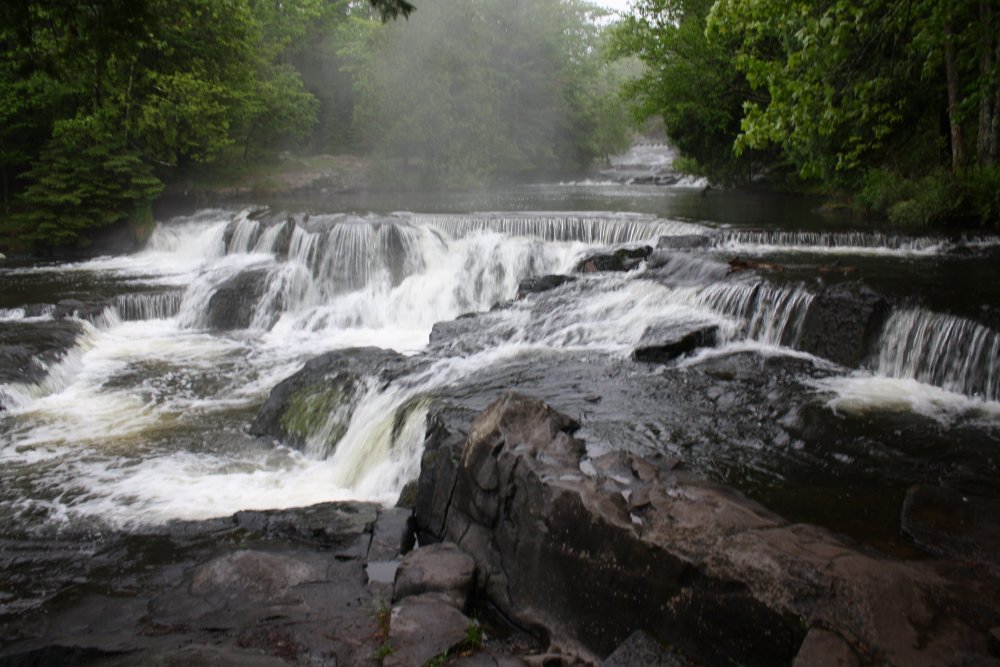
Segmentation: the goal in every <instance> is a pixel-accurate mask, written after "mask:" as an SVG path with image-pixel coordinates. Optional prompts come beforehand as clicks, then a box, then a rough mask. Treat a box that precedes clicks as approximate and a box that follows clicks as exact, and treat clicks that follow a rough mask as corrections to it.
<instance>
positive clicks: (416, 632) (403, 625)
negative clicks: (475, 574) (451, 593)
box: [382, 593, 471, 667]
mask: <svg viewBox="0 0 1000 667" xmlns="http://www.w3.org/2000/svg"><path fill="white" fill-rule="evenodd" d="M470 622H471V621H469V619H468V618H467V617H466V616H465V615H464V614H463V613H462V612H460V611H458V610H457V609H455V607H454V606H453V605H452V604H451V601H450V600H448V599H447V596H444V595H442V594H438V593H425V594H423V595H416V596H411V597H407V598H404V599H403V600H402V601H401V602H400V603H399V604H397V605H395V606H393V608H392V617H391V619H390V621H389V645H390V646H391V647H392V653H391V654H390V655H389V656H388V657H387V658H385V660H383V661H382V665H383V667H414V666H415V665H423V664H424V663H426V662H427V661H428V660H430V659H431V658H434V657H435V656H438V655H441V654H442V653H445V652H446V651H448V650H449V649H451V648H452V647H454V646H457V645H458V644H461V643H462V642H463V641H465V638H466V630H467V629H468V627H469V623H470Z"/></svg>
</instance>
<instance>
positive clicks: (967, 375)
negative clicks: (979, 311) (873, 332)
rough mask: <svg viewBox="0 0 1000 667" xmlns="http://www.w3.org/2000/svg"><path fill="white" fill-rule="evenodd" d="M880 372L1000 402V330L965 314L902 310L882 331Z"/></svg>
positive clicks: (877, 366) (896, 313) (878, 363)
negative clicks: (966, 316)
mask: <svg viewBox="0 0 1000 667" xmlns="http://www.w3.org/2000/svg"><path fill="white" fill-rule="evenodd" d="M876 372H877V373H878V374H880V375H884V376H888V377H893V378H904V379H914V380H917V381H919V382H923V383H925V384H931V385H935V386H938V387H941V388H943V389H947V390H948V391H953V392H956V393H960V394H965V395H966V396H969V397H973V398H980V399H983V400H987V401H997V400H1000V334H998V333H997V332H996V331H993V330H992V329H989V328H987V327H984V326H982V325H981V324H977V323H976V322H973V321H971V320H967V319H964V318H960V317H954V316H951V315H944V314H941V313H934V312H931V311H927V310H924V309H921V308H906V309H900V310H897V311H895V312H894V313H893V314H892V315H891V316H890V317H889V320H888V321H887V322H886V324H885V327H884V329H883V331H882V338H881V341H880V343H879V353H878V360H877V365H876Z"/></svg>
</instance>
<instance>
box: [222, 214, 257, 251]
mask: <svg viewBox="0 0 1000 667" xmlns="http://www.w3.org/2000/svg"><path fill="white" fill-rule="evenodd" d="M226 233H227V235H229V242H228V243H227V244H226V252H227V253H229V254H235V253H240V252H252V251H253V250H254V249H255V248H256V246H257V241H258V239H260V235H261V224H260V223H259V222H258V221H256V220H253V219H251V218H249V217H247V216H245V215H242V216H240V217H239V218H237V219H236V220H234V221H233V222H232V223H231V225H230V227H229V229H227V230H226Z"/></svg>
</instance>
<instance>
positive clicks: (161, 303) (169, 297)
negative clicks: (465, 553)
mask: <svg viewBox="0 0 1000 667" xmlns="http://www.w3.org/2000/svg"><path fill="white" fill-rule="evenodd" d="M183 298H184V294H183V292H180V291H173V292H149V293H145V294H142V293H138V294H119V295H118V296H117V297H115V309H116V310H117V311H118V316H119V317H120V318H121V319H122V320H124V321H126V322H135V321H139V320H167V319H170V318H171V317H175V316H176V315H177V313H178V312H180V309H181V301H182V299H183Z"/></svg>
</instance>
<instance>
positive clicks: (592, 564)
mask: <svg viewBox="0 0 1000 667" xmlns="http://www.w3.org/2000/svg"><path fill="white" fill-rule="evenodd" d="M575 428H576V424H575V422H574V420H572V419H570V418H568V417H566V416H565V415H562V414H560V413H558V412H556V411H555V410H553V409H552V408H550V407H549V406H548V405H547V404H545V403H544V402H542V401H539V400H537V399H532V398H529V397H526V396H523V395H517V394H505V395H504V396H502V397H501V398H500V399H498V400H497V401H496V402H495V403H493V404H492V405H490V406H489V407H488V408H487V409H486V410H485V411H484V412H482V413H481V414H480V415H479V416H478V417H477V418H476V419H475V421H474V422H473V423H472V425H471V428H470V429H469V431H468V437H467V438H466V440H465V442H461V441H457V440H456V438H455V437H453V436H447V435H443V436H442V435H440V434H438V435H436V436H435V437H436V438H437V439H438V442H439V444H438V445H437V452H436V455H435V458H434V460H433V462H432V465H431V466H430V467H428V468H425V469H424V470H422V473H421V475H422V477H423V476H425V475H435V474H437V473H439V472H443V474H442V475H440V476H438V477H437V483H438V484H439V485H441V486H442V487H444V488H443V490H441V491H440V493H434V494H424V495H421V499H420V502H418V506H417V510H416V513H417V522H418V526H419V527H420V529H421V531H422V539H427V540H434V539H446V540H451V541H454V542H456V543H457V544H458V545H459V546H460V547H461V549H462V550H463V551H465V552H466V553H468V554H470V555H471V556H472V557H473V558H474V559H475V560H476V566H477V571H478V575H477V588H478V590H479V592H480V593H482V594H484V595H486V596H487V597H488V598H489V600H490V601H491V602H493V603H494V604H496V606H497V607H498V608H499V609H500V611H502V612H503V613H504V614H506V615H508V616H509V617H510V618H512V619H513V620H515V621H516V622H518V623H519V624H521V625H522V626H523V627H534V628H544V629H545V630H546V632H547V633H548V634H549V636H550V637H551V638H552V641H553V643H554V644H555V645H558V646H560V647H562V648H563V652H564V653H569V654H574V655H578V656H580V658H581V659H583V660H585V661H586V660H590V661H592V662H599V661H600V659H601V658H602V657H603V656H607V655H609V654H611V653H612V652H613V651H614V650H615V649H616V648H618V646H619V645H620V644H621V643H622V642H623V641H624V640H625V639H626V638H627V637H628V636H629V635H631V634H632V633H633V632H635V631H636V630H637V629H640V628H641V629H644V630H646V631H647V632H649V633H650V635H651V636H652V637H654V638H655V639H657V640H658V641H662V642H665V643H667V644H669V645H670V646H672V647H674V648H675V649H676V650H678V651H679V652H680V653H682V654H683V655H685V656H689V657H690V659H691V660H692V661H694V662H696V663H705V664H730V663H731V662H740V663H743V664H746V665H774V664H791V662H792V660H793V659H794V658H795V656H796V655H797V654H798V653H799V651H800V646H801V645H802V642H803V639H804V638H805V631H804V629H805V628H807V627H815V626H820V627H827V628H829V629H830V630H831V631H832V632H834V633H836V634H837V635H839V636H840V637H843V638H845V641H846V642H847V643H848V645H849V646H850V648H851V650H852V651H855V652H858V653H859V654H860V652H865V654H866V655H867V654H869V652H874V654H876V655H879V656H880V659H881V660H883V661H884V662H885V663H886V664H899V665H903V664H905V665H938V664H948V661H949V659H950V656H954V655H959V654H962V653H969V654H972V655H981V654H982V652H983V651H985V642H984V641H983V636H984V633H985V632H986V631H987V629H988V628H989V627H992V626H993V625H994V624H995V615H994V614H995V603H996V602H997V599H998V597H1000V595H998V593H997V586H996V582H993V583H988V582H982V581H980V580H979V579H978V578H977V577H974V576H972V575H970V574H969V573H968V572H965V571H964V570H956V571H955V572H952V573H951V574H944V573H942V572H941V571H939V570H938V569H937V568H936V567H935V566H934V565H933V564H926V563H907V562H901V561H895V560H892V559H889V558H884V557H881V556H878V555H876V554H873V553H871V552H868V551H863V550H860V549H858V548H857V547H856V546H854V545H851V544H848V543H846V542H844V541H843V540H841V539H840V538H838V537H836V536H834V535H832V534H831V533H829V532H827V531H825V530H823V529H820V528H817V527H812V526H807V525H795V524H788V523H787V522H786V521H784V520H783V519H782V518H781V517H779V516H777V515H775V514H774V513H773V512H770V511H768V510H767V509H766V508H764V507H762V506H760V505H759V504H757V503H755V502H753V501H751V500H749V499H747V498H746V497H745V496H743V495H742V494H740V493H738V492H736V491H733V490H732V489H729V488H727V487H724V486H722V485H719V484H716V483H713V482H710V481H708V480H705V479H703V478H701V477H699V476H697V475H695V474H693V473H690V472H687V471H685V470H682V469H670V466H665V465H661V464H660V463H658V462H657V461H655V460H652V459H648V458H643V457H640V456H638V455H635V454H632V453H628V452H617V453H615V455H613V456H612V455H609V456H605V457H598V458H596V459H592V460H591V461H590V464H591V466H592V467H593V472H592V474H584V473H583V472H582V470H581V466H580V463H581V458H582V457H583V456H584V451H585V450H584V446H583V443H581V442H580V441H578V440H577V439H575V438H574V437H573V432H574V430H575ZM447 462H450V464H451V466H452V470H451V471H448V470H444V468H445V467H446V463H447ZM421 484H422V485H423V484H424V481H423V480H422V481H421ZM642 493H645V494H646V498H645V499H644V501H643V502H642V503H636V504H633V505H631V506H630V503H629V502H628V498H629V497H631V495H632V494H642ZM435 530H436V531H437V532H435ZM977 576H978V575H977ZM581 582H586V585H581ZM973 590H976V591H978V592H977V593H975V594H973V593H972V591H973Z"/></svg>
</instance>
